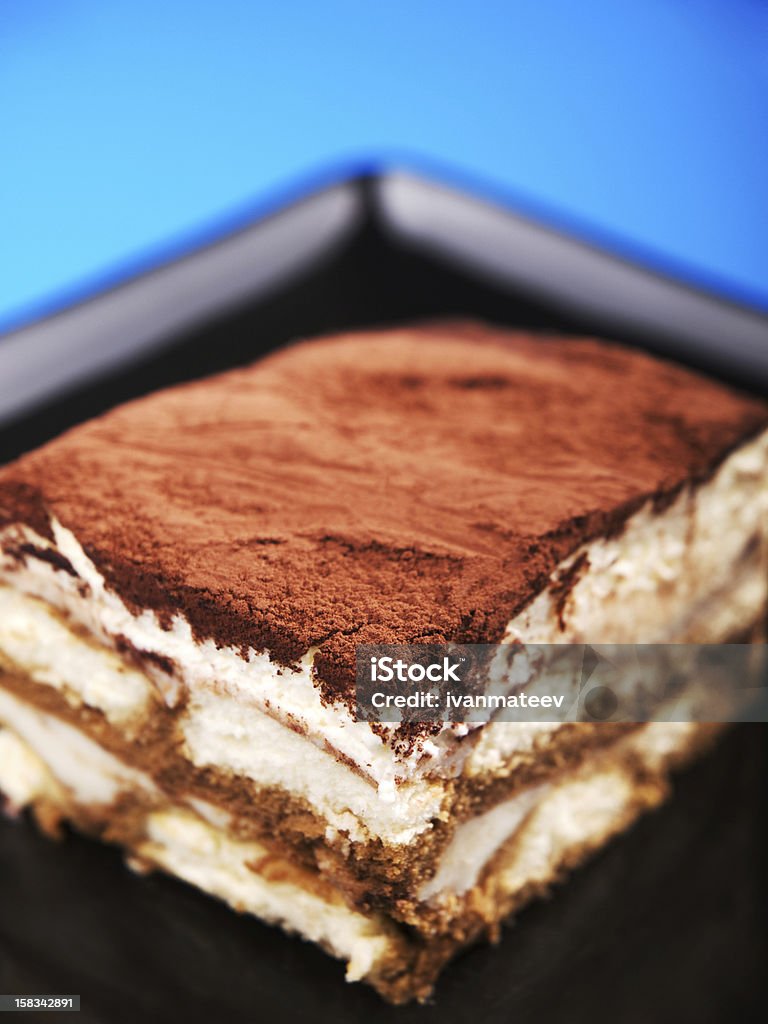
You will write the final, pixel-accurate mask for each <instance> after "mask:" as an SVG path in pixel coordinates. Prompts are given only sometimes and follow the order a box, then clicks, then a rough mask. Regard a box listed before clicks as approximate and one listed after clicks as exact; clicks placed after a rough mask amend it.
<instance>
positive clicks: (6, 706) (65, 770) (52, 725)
mask: <svg viewBox="0 0 768 1024" xmlns="http://www.w3.org/2000/svg"><path fill="white" fill-rule="evenodd" d="M2 725H6V726H7V727H8V728H9V729H11V730H12V731H13V732H14V733H15V734H16V736H17V737H18V738H19V739H21V740H23V741H24V743H26V745H27V747H29V749H30V750H31V751H32V753H33V754H34V755H35V756H36V757H37V758H38V759H39V760H40V761H41V762H42V763H43V764H45V765H46V766H47V767H48V769H49V770H50V772H51V774H52V775H53V776H54V777H55V778H56V780H57V781H58V782H59V783H60V784H61V785H62V786H65V787H66V788H67V789H68V790H69V791H70V792H71V794H72V796H73V798H74V799H75V800H76V801H77V802H78V803H80V804H84V805H86V806H87V805H91V804H111V803H112V801H113V800H115V799H116V798H117V797H118V796H119V795H120V794H121V793H124V792H126V793H132V792H135V791H136V790H139V791H141V792H144V793H146V794H154V793H156V789H155V785H154V783H153V782H152V780H151V779H150V778H149V776H147V775H145V774H144V773H143V772H139V771H136V769H134V768H130V767H129V766H128V765H125V764H123V762H122V761H120V760H118V758H116V757H115V756H114V755H112V754H110V753H108V751H106V750H104V749H103V748H102V747H100V746H99V745H98V744H97V743H94V742H93V740H91V739H89V738H88V737H87V736H85V735H84V734H83V733H81V732H80V731H79V730H77V729H75V728H73V727H72V726H71V725H68V724H67V723H66V722H62V721H61V719H59V718H56V717H54V716H53V715H48V714H46V713H45V712H43V711H39V710H38V709H37V708H35V707H33V706H32V705H31V704H28V703H27V702H26V701H22V700H19V699H18V698H17V697H14V696H13V695H12V694H10V693H9V692H8V691H7V690H3V689H2V688H0V726H2Z"/></svg>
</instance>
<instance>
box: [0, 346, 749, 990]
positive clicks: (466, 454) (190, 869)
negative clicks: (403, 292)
mask: <svg viewBox="0 0 768 1024" xmlns="http://www.w3.org/2000/svg"><path fill="white" fill-rule="evenodd" d="M0 525H1V527H2V534H1V536H2V588H1V589H0V658H1V659H2V660H1V662H0V665H1V669H0V788H1V789H2V790H3V791H4V793H5V796H6V801H7V804H8V806H9V807H10V808H11V809H16V808H21V807H24V806H31V807H32V809H33V811H34V814H35V816H36V818H37V820H38V822H39V823H40V825H41V826H42V827H43V828H44V829H45V830H55V829H56V828H57V827H58V825H59V823H60V822H61V821H62V820H64V821H67V822H71V823H72V824H74V825H75V826H76V827H77V828H79V829H82V830H83V831H86V832H89V833H93V834H94V835H98V836H101V837H103V838H105V839H107V840H109V841H113V842H116V843H119V844H121V845H122V846H124V848H125V849H126V851H127V852H128V856H129V860H130V863H131V864H132V865H135V866H138V867H142V868H152V867H160V868H163V869H165V870H167V871H169V872H171V873H172V874H175V875H177V876H179V877H180V878H183V879H186V880H187V881H189V882H191V883H193V884H194V885H197V886H199V887H200V888H201V889H203V890H205V891H206V892H209V893H213V894H215V895H217V896H220V897H222V898H223V899H225V900H227V901H228V902H229V903H231V904H232V905H233V906H234V907H236V908H237V909H238V910H242V911H249V912H251V913H253V914H255V915H257V916H258V917H260V918H262V919H264V920H266V921H269V922H274V923H277V924H280V925H282V926H283V927H284V928H286V929H287V930H289V931H291V932H295V933H297V934H298V935H301V936H303V937H305V938H307V939H311V940H313V941H314V942H317V943H319V944H320V945H321V946H323V947H324V948H325V949H327V950H328V951H329V952H330V953H332V954H333V955H334V956H336V957H339V958H340V959H342V960H344V961H346V964H347V977H348V978H349V979H350V980H355V979H364V980H366V981H368V982H370V983H371V984H372V985H373V986H375V987H376V988H377V989H378V991H379V992H380V993H382V995H384V996H385V997H386V998H388V999H390V1000H392V1001H395V1002H400V1001H405V1000H408V999H411V998H415V997H418V998H421V997H424V996H426V995H427V994H428V993H429V992H430V990H431V988H432V986H433V983H434V981H435V978H436V976H437V974H438V972H439V971H440V969H441V968H442V967H443V965H444V964H445V963H446V961H447V960H448V959H449V958H450V957H451V956H452V955H453V954H454V953H455V952H456V951H457V950H458V949H460V948H461V947H463V946H464V945H466V944H467V943H469V942H471V941H473V940H475V939H477V938H479V937H481V936H487V935H490V936H493V935H495V934H496V932H497V930H498V926H499V923H500V922H501V921H502V920H503V919H504V918H505V917H506V916H508V915H509V914H510V912H512V911H514V910H516V909H517V908H518V907H519V906H520V905H521V904H522V903H524V902H525V901H527V900H529V899H530V898H531V897H533V896H535V895H536V894H538V893H541V892H542V891H544V890H545V889H546V888H547V887H548V886H549V885H550V884H551V883H552V882H553V881H554V880H556V879H558V878H559V877H560V876H561V875H562V873H563V872H564V870H565V869H568V868H571V867H573V866H574V865H576V864H577V863H578V862H579V861H581V860H582V859H583V858H584V857H585V856H587V855H588V854H589V853H590V852H591V851H593V850H595V849H596V848H597V847H599V846H600V845H601V844H603V843H605V842H606V840H607V839H608V838H609V837H610V836H612V835H614V834H615V833H617V832H618V831H619V830H621V829H624V828H625V827H626V826H627V825H629V823H630V822H632V820H633V819H634V818H635V817H636V816H637V815H638V814H639V813H640V812H642V811H644V810H645V809H647V808H650V807H653V806H654V805H655V804H657V803H658V802H659V801H660V800H661V799H662V798H663V797H664V795H665V793H666V791H667V785H668V776H669V773H670V770H671V769H672V768H673V767H674V766H675V765H676V764H678V763H681V762H682V761H684V760H685V759H686V758H688V757H689V756H690V755H691V754H692V753H693V752H695V751H696V750H697V749H698V748H699V747H700V746H701V745H703V743H704V742H705V740H706V738H707V736H708V734H709V730H708V728H707V727H706V726H702V725H696V724H692V723H667V724H661V723H654V724H651V725H633V724H627V723H624V724H609V723H604V724H588V723H578V722H570V723H563V724H554V723H553V724H543V723H542V724H536V723H518V724H515V723H510V722H492V723H489V724H485V725H482V726H481V727H478V728H474V729H471V730H469V729H467V727H466V726H462V725H460V724H451V723H444V724H442V725H440V726H438V727H437V728H434V727H432V728H426V729H424V730H423V731H421V732H420V731H419V729H418V728H415V727H413V726H408V727H406V726H398V725H387V726H385V725H381V724H369V723H368V722H364V721H356V720H355V689H354V686H355V648H356V645H358V644H364V643H411V642H415V641H419V640H422V641H429V642H431V643H432V642H435V643H439V642H443V641H460V642H462V643H476V642H484V643H495V642H498V641H507V640H513V639H519V640H523V641H531V642H537V643H547V642H558V643H559V642H563V641H579V642H582V641H583V642H589V643H612V642H630V643H636V642H655V641H659V642H677V641H692V642H698V641H702V642H710V641H713V642H715V641H725V640H733V639H739V640H741V639H744V638H745V637H748V636H750V635H751V634H753V633H755V634H756V633H757V632H759V630H760V628H761V627H762V625H763V624H764V621H765V615H766V593H767V588H768V569H767V565H766V562H767V552H768V409H767V408H766V406H765V405H764V404H763V403H761V402H759V401H757V400H753V399H750V398H747V397H745V396H742V395H740V394H737V393H735V392H733V391H731V390H730V389H728V388H726V387H724V386H721V385H719V384H716V383H713V382H711V381H708V380H706V379H704V378H702V377H699V376H697V375H695V374H693V373H691V372H688V371H686V370H683V369H681V368H679V367H676V366H673V365H670V364H668V363H665V362H662V361H659V360H656V359H653V358H651V357H649V356H647V355H643V354H640V353H639V352H635V351H630V350H628V349H623V348H620V347H616V346H613V345H608V344H604V343H600V342H596V341H587V340H575V339H559V338H549V337H528V336H524V335H521V334H514V333H507V332H502V331H498V330H492V329H488V328H485V327H480V326H477V327H474V326H456V327H451V326H447V327H429V328H414V329H403V330H393V331H389V332H384V333H375V334H374V333H370V334H350V335H346V336H344V337H338V338H331V339H325V340H320V341H315V342H309V343H304V344H298V345H295V346H293V347H290V348H288V349H285V350H283V351H280V352H278V353H277V354H275V355H272V356H271V357H269V358H267V359H265V360H264V361H262V362H260V363H258V364H256V365H254V366H252V367H249V368H247V369H241V370H236V371H234V372H230V373H226V374H224V375H222V376H218V377H215V378H213V379H210V380H205V381H201V382H199V383H194V384H191V385H184V386H182V387H177V388H173V389H171V390H168V391H165V392H162V393H160V394H157V395H152V396H150V397H148V398H145V399H142V400H140V401H136V402H132V403H130V404H129V405H126V406H124V407H122V408H119V409H116V410H115V411H113V412H111V413H109V414H108V415H106V416H103V417H100V418H99V419H97V420H94V421H92V422H90V423H87V424H85V425H84V426H81V427H78V428H76V429H75V430H72V431H71V432H70V433H68V434H66V435H64V436H63V437H61V438H59V439H58V440H56V441H54V442H52V443H51V444H49V445H47V446H45V447H44V448H42V449H40V450H38V451H36V452H33V453H32V454H29V455H26V456H24V457H23V458H21V459H19V460H18V461H17V462H15V463H13V464H11V465H9V466H7V467H6V468H5V469H4V470H2V471H1V472H0Z"/></svg>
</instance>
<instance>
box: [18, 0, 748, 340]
mask: <svg viewBox="0 0 768 1024" xmlns="http://www.w3.org/2000/svg"><path fill="white" fill-rule="evenodd" d="M0 25H1V26H2V28H1V29H0V47H1V48H2V53H0V232H1V235H0V237H1V238H2V250H0V251H2V257H0V326H2V327H9V326H11V325H13V324H18V323H21V322H23V321H25V320H27V319H30V318H31V317H33V316H35V315H39V314H40V313H42V312H46V311H51V310H52V309H55V308H56V307H58V306H60V305H62V304H64V303H66V302H69V301H72V300H74V299H77V298H80V297H83V296H84V295H86V294H88V293H89V292H90V291H92V290H93V289H95V288H97V287H100V286H102V285H103V284H105V283H111V282H114V281H115V280H118V279H119V278H120V277H121V276H122V275H124V274H126V273H132V272H134V271H136V270H137V269H141V268H143V267H146V266H149V265H151V264H152V263H154V262H157V261H158V260H161V259H165V258H168V257H169V256H171V255H174V254H175V253H178V252H180V251H183V249H184V248H185V247H187V246H189V245H190V244H194V243H196V242H198V241H200V240H204V239H206V238H210V237H212V236H215V234H216V233H217V232H219V231H221V230H222V229H225V228H228V227H231V226H233V225H235V224H237V223H238V222H239V221H241V220H243V219H244V218H247V217H248V216H250V215H252V214H254V213H259V212H260V211H261V210H264V209H268V208H271V207H273V206H275V205H279V204H280V203H281V202H283V201H284V200H286V199H289V198H291V197H293V196H295V195H297V194H299V193H301V192H302V191H303V190H305V189H306V188H307V187H309V186H311V185H313V184H318V183H322V182H324V181H327V180H329V179H332V178H334V177H335V176H336V175H337V174H339V173H344V172H346V171H348V170H349V169H359V168H366V167H375V166H380V165H384V166H390V165H396V166H409V167H412V168H416V169H418V168H422V169H427V170H430V171H432V172H433V173H436V174H438V175H439V176H441V177H442V178H443V179H445V180H447V181H449V182H453V183H456V184H459V185H462V186H464V187H468V188H470V189H471V190H473V191H475V192H478V193H480V194H484V195H487V196H489V197H491V198H493V199H496V200H500V201H502V202H505V203H507V204H509V205H512V206H516V207H518V208H522V209H523V210H527V211H529V212H533V213H534V214H535V215H537V216H540V217H543V218H544V219H545V220H548V221H549V222H551V223H553V224H555V225H560V226H564V227H566V228H568V229H569V230H574V231H576V232H577V233H579V234H581V235H582V236H584V237H587V238H590V239H593V240H596V241H598V242H600V243H601V244H607V245H609V246H610V247H612V248H613V249H615V250H617V251H619V252H623V253H626V254H628V255H630V256H635V257H636V258H640V259H642V260H643V261H645V262H649V263H651V264H653V265H656V266H659V267H661V268H662V269H667V270H671V271H672V272H674V273H676V274H678V275H679V276H681V277H684V278H687V279H689V280H692V281H694V282H697V283H699V284H701V285H703V286H705V287H710V288H713V289H714V290H717V291H721V292H723V293H725V294H728V295H730V296H732V297H734V298H737V299H743V300H746V301H752V302H755V303H757V304H759V305H762V306H764V307H767V308H768V188H767V187H766V180H765V179H766V178H768V173H767V172H768V4H765V3H763V2H762V0H696V2H694V0H640V2H638V0H632V2H629V0H592V2H589V0H581V2H579V0H530V2H523V3H515V2H513V0H507V2H504V3H496V2H485V3H483V2H478V0H475V2H471V3H470V2H465V0H454V2H451V0H443V2H434V0H433V2H428V3H427V2H419V0H408V2H401V0H390V2H388V3H370V2H360V0H355V2H352V0H349V2H346V0H324V2H321V0H313V2H291V0H281V2H279V3H278V2H274V0H271V2H268V3H259V2H257V0H250V2H236V0H222V2H218V3H216V2H210V3H204V4H201V3H196V2H195V0H186V2H181V0H163V2H162V3H160V2H158V0H152V2H147V0H130V2H121V0H117V2H113V0H24V2H16V0H0Z"/></svg>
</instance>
